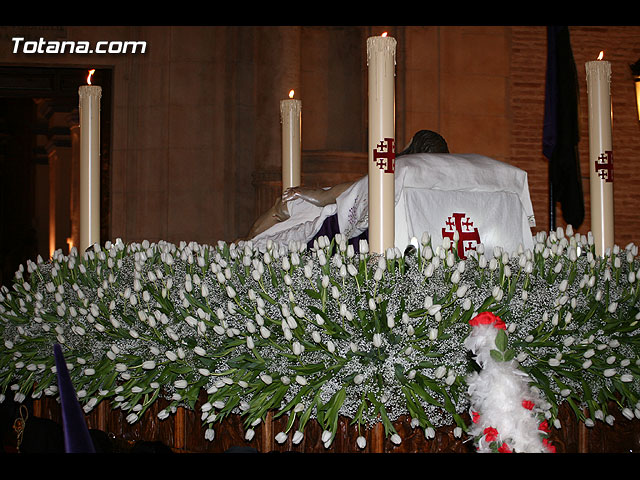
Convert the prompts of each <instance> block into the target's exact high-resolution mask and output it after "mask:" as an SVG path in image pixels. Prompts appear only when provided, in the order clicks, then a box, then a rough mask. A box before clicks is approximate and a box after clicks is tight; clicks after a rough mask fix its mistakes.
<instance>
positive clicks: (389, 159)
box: [373, 138, 396, 173]
mask: <svg viewBox="0 0 640 480" xmlns="http://www.w3.org/2000/svg"><path fill="white" fill-rule="evenodd" d="M385 142H386V145H385ZM373 162H374V163H375V164H376V166H377V167H378V168H379V169H380V170H384V173H394V172H395V170H396V153H395V148H393V138H385V139H384V140H382V141H381V142H380V143H378V146H377V149H374V150H373Z"/></svg>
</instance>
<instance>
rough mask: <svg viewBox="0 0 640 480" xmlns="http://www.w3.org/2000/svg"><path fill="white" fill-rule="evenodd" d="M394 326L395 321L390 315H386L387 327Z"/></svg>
mask: <svg viewBox="0 0 640 480" xmlns="http://www.w3.org/2000/svg"><path fill="white" fill-rule="evenodd" d="M395 324H396V319H395V318H394V317H393V315H392V314H390V313H389V314H387V327H389V328H393V327H394V326H395Z"/></svg>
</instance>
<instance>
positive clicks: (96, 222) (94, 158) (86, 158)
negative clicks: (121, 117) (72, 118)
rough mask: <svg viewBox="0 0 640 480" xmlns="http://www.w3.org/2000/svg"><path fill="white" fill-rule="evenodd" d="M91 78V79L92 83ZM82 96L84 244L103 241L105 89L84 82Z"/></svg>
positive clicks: (81, 242)
mask: <svg viewBox="0 0 640 480" xmlns="http://www.w3.org/2000/svg"><path fill="white" fill-rule="evenodd" d="M90 77H91V74H90V75H89V77H88V78H87V81H88V82H90ZM78 95H79V97H80V245H79V251H80V252H84V250H86V249H87V247H90V246H91V245H93V244H94V243H100V98H101V96H102V88H101V87H99V86H97V85H82V86H80V88H79V89H78Z"/></svg>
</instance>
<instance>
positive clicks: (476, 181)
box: [253, 153, 535, 253]
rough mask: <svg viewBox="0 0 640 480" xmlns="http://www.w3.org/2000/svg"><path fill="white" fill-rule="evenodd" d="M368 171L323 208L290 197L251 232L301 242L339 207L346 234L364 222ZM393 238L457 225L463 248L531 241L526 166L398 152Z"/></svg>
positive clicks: (404, 241)
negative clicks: (270, 221)
mask: <svg viewBox="0 0 640 480" xmlns="http://www.w3.org/2000/svg"><path fill="white" fill-rule="evenodd" d="M367 181H368V178H367V177H366V176H365V177H363V178H362V179H360V180H358V181H357V182H355V183H354V184H353V185H352V186H351V187H350V188H349V189H347V190H346V191H345V192H344V193H343V194H342V195H340V196H339V197H338V199H337V201H336V204H333V205H328V206H326V207H324V208H321V207H316V206H314V205H312V204H310V203H308V202H305V201H303V200H300V199H296V200H294V201H292V202H289V211H290V213H291V217H290V218H289V219H288V220H286V221H284V222H280V223H279V224H277V225H275V226H273V227H271V228H270V229H268V230H267V231H265V232H263V233H262V234H260V235H258V236H256V237H255V238H254V239H253V242H254V244H256V245H257V246H260V245H263V244H266V242H267V241H268V240H269V239H270V240H272V241H273V242H275V243H281V244H288V243H289V242H290V241H292V240H293V241H298V242H305V243H306V242H307V241H309V240H310V239H311V238H313V236H314V235H315V234H316V233H317V232H318V231H319V229H320V227H321V226H322V223H323V221H324V220H325V219H326V218H327V217H328V216H330V215H333V214H335V213H337V215H338V224H339V226H340V232H341V233H343V234H344V235H346V236H347V237H349V238H351V237H354V236H356V235H359V234H360V233H362V232H363V231H364V230H365V229H366V228H367V226H368V201H367V195H368V188H367ZM395 220H396V225H395V244H396V247H397V248H398V249H399V250H400V251H404V249H405V248H406V247H407V245H409V243H410V241H411V238H412V237H416V238H418V239H420V238H421V236H422V234H423V233H424V232H427V233H429V234H430V235H431V237H432V238H433V239H434V240H435V241H438V242H439V240H440V239H442V238H443V236H449V237H452V236H453V232H454V231H455V230H458V235H459V238H460V240H461V242H462V246H463V247H464V253H466V252H468V251H469V250H470V249H473V248H475V245H476V244H477V243H478V240H479V243H482V244H483V245H484V246H485V248H489V249H492V248H493V247H495V246H500V247H503V248H504V249H505V250H506V251H509V252H513V251H515V250H517V249H518V247H519V246H520V245H521V246H522V247H524V248H525V249H526V248H532V247H533V239H532V234H531V227H533V226H535V219H534V215H533V207H532V205H531V198H530V196H529V184H528V180H527V172H525V171H524V170H521V169H519V168H517V167H514V166H512V165H509V164H507V163H503V162H499V161H497V160H494V159H491V158H489V157H485V156H482V155H476V154H463V155H457V154H433V153H420V154H412V155H403V156H401V157H398V158H397V159H396V172H395Z"/></svg>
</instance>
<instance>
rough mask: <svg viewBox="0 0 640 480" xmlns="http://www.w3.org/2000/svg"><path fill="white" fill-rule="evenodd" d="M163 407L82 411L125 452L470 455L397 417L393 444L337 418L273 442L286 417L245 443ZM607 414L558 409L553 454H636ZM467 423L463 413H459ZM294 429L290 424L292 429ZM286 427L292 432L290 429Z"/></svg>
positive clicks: (56, 409) (231, 429)
mask: <svg viewBox="0 0 640 480" xmlns="http://www.w3.org/2000/svg"><path fill="white" fill-rule="evenodd" d="M165 406H166V403H165V402H164V401H162V400H159V401H157V402H156V404H154V405H153V406H152V408H150V409H149V410H148V411H147V412H146V413H145V414H144V415H143V417H142V418H141V419H140V420H139V421H138V422H136V423H135V424H133V425H130V424H128V423H127V422H126V420H125V417H126V414H125V413H124V412H122V411H121V410H112V409H111V408H110V407H109V405H108V404H107V403H106V402H103V403H101V404H100V405H98V406H97V407H96V408H95V409H94V410H93V411H92V412H91V413H90V414H88V415H87V417H86V418H87V425H88V427H89V428H90V429H98V430H101V431H103V432H106V433H107V434H108V435H109V437H110V438H111V439H112V441H113V443H114V445H117V448H118V451H125V452H126V451H127V449H131V448H133V446H134V445H135V444H136V443H137V442H140V441H147V442H160V443H162V444H164V445H166V446H167V447H169V448H171V449H172V450H173V451H174V452H184V453H222V452H226V451H229V449H233V448H234V447H245V448H246V447H248V448H250V449H254V450H255V451H257V452H260V453H269V452H301V453H473V452H474V446H473V444H472V442H471V441H470V440H469V439H468V438H467V437H466V436H465V435H463V436H462V438H456V437H455V436H454V435H453V426H449V427H442V428H439V429H438V430H437V431H436V435H435V438H433V439H427V438H425V436H424V431H423V430H422V429H421V428H416V429H413V428H412V427H411V425H410V421H409V419H406V418H402V419H399V420H398V421H396V422H395V423H394V427H395V428H396V430H397V432H398V434H399V435H400V437H401V438H402V442H401V443H400V444H399V445H396V444H394V443H392V442H391V440H390V439H389V438H388V437H386V436H385V433H384V428H383V426H382V424H377V425H375V426H374V427H372V428H369V429H366V430H364V431H361V432H358V429H357V427H356V426H354V425H351V421H350V419H347V418H340V419H339V423H338V433H337V434H336V436H335V439H334V441H333V443H332V444H331V446H330V447H329V448H325V446H324V445H323V442H322V440H321V437H322V429H321V427H320V425H319V424H318V423H317V422H315V421H314V420H311V421H309V422H308V423H307V426H306V428H305V431H304V437H303V439H302V441H301V442H300V443H298V444H293V442H292V437H293V431H291V432H290V433H289V435H288V437H287V440H286V441H285V442H283V443H278V442H276V440H275V437H276V435H277V434H278V432H280V431H282V430H283V429H284V428H285V427H286V423H287V417H286V416H282V417H279V418H274V416H273V414H270V415H268V417H267V420H266V421H265V422H263V423H262V424H260V425H258V426H257V427H255V436H254V438H253V439H252V440H251V441H247V440H245V438H244V435H245V430H246V429H245V427H244V425H243V420H242V418H241V417H239V416H231V417H228V418H227V419H225V420H224V422H223V423H222V424H217V425H215V426H214V430H215V437H214V439H213V440H212V441H209V440H206V439H205V438H204V428H203V427H202V426H201V424H200V419H199V415H198V414H197V413H196V412H194V411H191V410H188V409H184V408H180V409H178V411H177V412H176V413H175V414H174V415H171V416H170V417H169V418H167V419H165V420H160V419H158V417H157V413H158V411H160V410H161V409H162V408H163V407H165ZM611 413H613V414H614V415H615V417H616V422H615V424H614V426H610V425H607V424H605V423H603V422H600V421H597V422H596V424H595V426H594V427H590V428H589V427H586V426H585V425H584V423H582V422H578V421H577V420H576V418H575V415H574V414H573V411H572V410H571V409H569V408H568V406H566V405H563V406H562V407H561V410H560V421H561V423H562V428H560V429H555V428H552V433H551V436H550V441H551V443H552V444H553V445H554V446H555V447H556V451H557V452H558V453H629V452H640V421H638V420H627V419H625V418H624V417H622V415H620V414H619V412H618V411H617V409H616V408H615V406H613V405H612V407H611ZM30 415H33V416H35V417H40V418H47V419H50V420H53V421H55V422H58V423H61V412H60V406H59V404H58V403H57V402H56V401H55V400H54V399H52V398H44V399H40V400H36V401H34V402H33V412H30ZM465 420H466V421H468V420H469V419H468V417H466V416H465ZM294 429H295V428H294ZM294 429H292V430H294ZM358 435H362V436H364V437H365V438H366V440H367V444H366V447H365V448H364V449H360V448H359V447H358V446H357V445H356V438H357V437H358Z"/></svg>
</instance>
